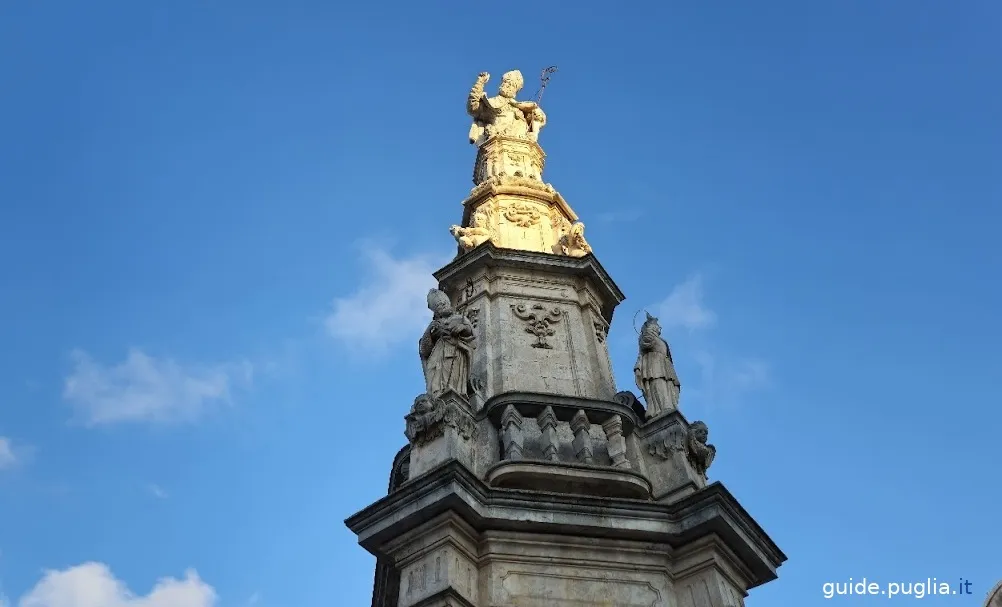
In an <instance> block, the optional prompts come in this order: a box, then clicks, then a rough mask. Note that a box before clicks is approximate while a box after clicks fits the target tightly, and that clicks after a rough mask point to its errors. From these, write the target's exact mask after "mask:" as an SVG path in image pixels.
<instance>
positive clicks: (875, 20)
mask: <svg viewBox="0 0 1002 607" xmlns="http://www.w3.org/2000/svg"><path fill="white" fill-rule="evenodd" d="M336 4H337V3H330V2H315V1H299V2H285V3H278V2H259V1H245V2H234V1H223V0H214V1H208V0H203V1H199V2H195V1H191V0H175V1H173V2H124V1H119V2H110V1H99V0H93V1H91V2H86V3H70V2H55V1H47V2H46V1H42V2H5V3H3V5H2V7H0V73H2V74H3V81H4V87H3V88H4V93H3V95H2V96H0V294H2V296H0V316H2V318H3V319H4V321H3V322H2V324H0V336H2V339H3V343H4V345H5V347H4V348H3V349H2V350H0V437H3V438H2V439H0V584H2V585H0V590H2V592H3V594H4V595H5V596H6V600H7V601H8V603H9V605H11V606H14V607H83V606H84V605H91V603H85V602H83V601H84V600H85V598H86V597H90V598H92V599H94V597H97V598H96V599H94V600H97V602H98V603H97V604H102V605H104V606H108V607H129V606H132V607H138V606H140V605H142V606H144V607H168V606H170V607H206V606H208V605H212V604H214V605H217V606H222V607H249V606H251V605H258V606H262V607H292V606H296V607H311V606H318V607H319V606H321V605H346V606H347V605H367V604H368V600H369V595H370V592H371V584H372V568H373V563H374V559H373V558H372V557H370V556H369V555H368V554H367V553H365V552H364V551H363V550H362V549H361V548H359V547H358V546H357V545H356V543H355V538H354V536H353V535H352V534H351V533H350V532H349V531H347V529H345V528H344V526H343V524H342V520H343V519H344V518H345V517H346V516H348V515H350V514H352V513H353V512H355V511H357V510H359V509H361V508H362V507H364V506H366V505H367V504H369V503H371V502H372V501H374V500H375V499H377V498H379V497H380V496H381V495H382V494H383V493H384V492H385V489H386V483H387V476H388V469H389V465H390V462H391V459H392V457H393V455H394V453H395V452H396V451H397V449H398V448H399V447H400V446H402V445H403V444H404V442H405V438H404V436H403V428H404V424H403V415H404V414H405V412H406V411H407V409H408V407H409V405H410V403H411V401H412V400H413V397H414V395H415V394H416V393H418V392H419V391H421V388H422V381H421V375H420V368H419V363H418V359H417V355H416V341H417V338H418V336H419V335H420V332H421V330H422V328H423V325H424V323H425V322H426V319H427V316H426V315H427V311H426V310H425V308H424V301H423V298H424V293H425V292H426V290H427V288H428V287H429V284H430V281H431V279H430V272H431V271H432V270H434V269H437V267H439V266H440V265H441V264H442V263H444V262H445V261H447V260H448V259H449V256H450V255H451V254H452V253H453V252H454V250H455V249H454V243H453V242H452V240H451V237H450V236H449V233H448V231H447V228H448V226H449V225H450V224H452V223H457V222H458V220H459V219H460V217H461V206H460V201H461V200H462V199H463V198H464V196H465V195H466V193H467V192H468V190H469V187H470V185H471V184H470V181H469V179H470V172H471V167H472V163H473V158H474V149H473V148H472V147H471V146H470V145H469V144H468V143H467V141H466V134H467V130H468V126H469V124H468V119H467V117H466V115H465V114H464V111H463V110H464V107H463V104H464V100H465V95H466V93H467V91H468V89H469V86H470V85H471V84H472V82H473V79H474V78H475V76H476V74H477V73H478V72H480V71H485V70H486V71H490V72H492V73H493V74H495V75H498V76H499V75H500V74H501V73H502V72H504V71H505V70H508V69H512V68H520V69H521V70H522V71H523V73H524V74H525V75H526V80H527V82H528V85H527V87H526V89H527V90H526V91H525V92H524V94H527V95H528V96H531V95H532V94H533V93H534V92H535V89H536V83H537V76H536V75H537V74H538V73H539V70H540V69H542V68H543V67H546V66H548V65H553V64H555V65H557V66H559V69H560V71H559V72H558V73H557V74H555V75H554V76H553V79H552V81H551V84H550V86H549V88H548V89H547V92H546V95H545V97H544V99H543V106H544V107H545V109H546V111H547V114H548V117H549V124H548V125H547V127H546V129H545V130H544V131H543V135H542V137H541V143H542V144H543V146H544V148H545V149H546V151H547V153H548V155H549V162H548V166H547V170H546V175H545V177H546V179H547V181H549V182H551V183H552V184H553V185H554V186H555V187H556V188H557V189H558V190H559V191H560V192H561V193H562V194H563V195H564V197H565V198H566V199H567V200H568V201H569V202H570V204H571V205H572V206H573V207H574V208H575V210H576V211H577V212H578V214H579V215H580V216H581V218H582V220H583V221H584V222H585V223H586V224H587V225H588V236H589V241H590V242H591V244H592V246H593V247H594V249H595V252H596V255H597V257H598V259H599V260H600V261H601V263H602V264H603V265H604V266H605V267H606V268H607V269H608V271H609V272H610V274H611V275H612V276H613V278H614V279H615V280H616V281H617V283H618V284H619V286H620V287H621V288H622V290H623V291H624V292H625V293H626V295H627V298H628V299H627V300H626V301H625V302H624V303H623V305H622V306H621V307H620V309H619V311H618V313H617V316H616V320H615V322H614V323H613V327H612V332H611V334H610V341H609V343H610V347H611V352H612V356H613V359H614V363H615V367H616V370H617V375H618V379H619V383H620V387H621V388H622V389H628V388H633V386H632V383H633V382H632V377H631V372H630V369H631V366H632V363H633V360H634V357H635V349H634V348H635V335H634V333H633V329H632V328H631V326H630V318H631V317H632V316H633V314H634V313H635V312H636V311H637V310H640V309H642V308H647V309H650V310H652V311H655V310H656V311H657V313H658V314H660V315H661V316H662V320H663V321H664V324H665V330H666V335H667V336H668V338H669V339H670V341H671V342H672V345H673V351H674V354H675V358H676V361H677V363H678V367H679V374H680V376H681V380H682V384H683V388H682V409H683V411H684V413H685V414H686V415H687V416H689V418H690V419H703V420H705V421H706V422H707V423H708V424H709V427H710V432H711V442H713V443H714V444H715V445H716V446H717V449H718V457H717V459H716V462H715V463H714V466H713V469H712V470H711V476H712V477H713V478H714V479H717V480H721V481H722V482H723V483H724V484H726V485H727V487H728V488H729V489H730V490H731V491H732V492H733V493H734V494H735V495H736V496H737V497H738V499H739V500H740V501H741V502H742V504H743V505H744V506H745V507H746V508H747V509H748V510H749V511H750V512H751V514H752V515H753V516H755V517H756V518H757V519H758V520H759V522H760V523H761V524H762V525H763V527H764V528H765V529H766V530H767V531H768V532H769V533H770V534H771V536H772V537H773V538H774V539H775V541H776V542H777V543H778V544H779V545H780V547H781V548H783V549H784V550H785V551H786V553H787V554H788V555H789V557H790V560H789V562H788V563H787V564H786V565H785V566H784V567H783V568H782V569H781V572H780V578H779V580H778V581H776V582H774V583H771V584H769V585H766V586H764V587H762V588H759V589H756V590H755V591H753V592H752V594H751V597H750V599H749V601H748V604H749V606H754V605H815V604H822V603H823V602H824V599H823V598H822V595H821V585H822V583H823V582H825V581H843V580H845V579H847V578H849V577H852V578H854V579H857V580H858V579H859V578H861V577H863V576H866V577H867V578H869V579H871V580H876V581H879V582H887V581H910V580H923V579H925V578H927V577H937V578H939V579H948V580H951V581H952V580H953V579H955V578H961V577H963V578H967V579H969V580H971V581H972V590H973V591H974V592H975V593H976V594H979V595H981V596H983V593H985V592H987V590H988V589H989V587H990V586H991V585H992V584H994V583H995V582H996V581H997V579H998V578H999V577H1002V568H1000V565H1002V559H1000V557H999V553H998V543H997V541H996V542H986V540H988V539H990V538H991V537H992V536H993V534H994V537H996V538H997V537H998V533H999V530H998V524H997V516H996V514H995V513H997V512H998V502H999V500H1000V499H1002V488H1000V485H999V473H998V466H999V463H1000V456H999V444H1000V441H999V432H1000V428H1002V413H1000V406H1002V401H1000V398H999V391H998V386H997V383H998V378H999V377H1000V376H1002V353H1000V348H999V345H998V344H999V341H1000V339H1002V320H1000V315H999V310H1000V309H1002V285H1000V280H999V279H1000V276H1002V252H1000V251H1002V248H1000V247H999V245H998V244H995V241H994V239H995V238H997V237H998V233H999V229H1000V227H1002V170H1000V168H1002V166H1000V165H1002V118H1000V113H999V109H1000V108H1002V80H1000V79H999V74H1000V73H1002V72H1000V68H1002V25H1000V24H1002V8H1000V6H999V5H998V3H995V2H992V1H990V0H971V1H967V2H935V1H932V0H909V1H907V2H905V1H892V0H888V1H884V2H874V1H872V0H865V1H864V0H842V1H839V2H801V1H793V0H788V1H774V2H756V3H748V2H726V3H679V2H670V3H649V4H647V3H635V4H629V3H627V4H626V5H624V7H623V8H620V9H616V10H612V9H610V8H609V6H608V5H607V4H605V3H602V4H599V3H589V2H580V3H574V4H573V6H572V4H571V3H566V4H563V3H537V4H532V5H524V6H515V5H510V6H500V5H495V4H489V3H446V2H442V3H434V2H432V3H413V4H412V3H396V4H383V3H377V2H370V3H364V2H363V3H347V4H346V5H344V6H337V7H335V5H336ZM494 85H496V80H495V81H492V85H491V88H492V90H493V86H494ZM126 588H128V589H131V593H132V594H129V593H128V592H126V590H125V589H126ZM143 600H145V601H146V602H142V601H143ZM880 600H886V599H875V598H846V597H841V598H839V599H838V600H837V602H842V603H845V604H860V605H862V604H867V603H869V602H871V601H880ZM902 600H904V599H902ZM929 600H934V601H943V602H947V603H949V602H951V601H952V602H954V603H957V604H960V603H961V602H963V604H968V603H970V602H971V600H970V599H969V598H967V599H959V598H936V599H929ZM213 601H215V602H213Z"/></svg>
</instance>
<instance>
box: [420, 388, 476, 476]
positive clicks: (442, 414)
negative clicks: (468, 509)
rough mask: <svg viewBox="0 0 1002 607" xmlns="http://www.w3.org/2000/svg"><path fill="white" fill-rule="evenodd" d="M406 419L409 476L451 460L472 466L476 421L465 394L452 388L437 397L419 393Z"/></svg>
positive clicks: (422, 472) (474, 450)
mask: <svg viewBox="0 0 1002 607" xmlns="http://www.w3.org/2000/svg"><path fill="white" fill-rule="evenodd" d="M405 419H406V423H407V427H406V430H405V434H406V435H407V439H408V440H409V441H410V443H411V452H410V457H409V459H408V479H411V478H415V477H417V476H420V475H421V474H424V473H425V472H427V471H428V470H430V469H432V468H434V467H435V466H437V465H439V464H441V463H442V462H445V461H448V460H453V459H454V460H457V461H459V462H460V463H462V464H463V465H465V466H467V467H468V468H470V469H475V467H476V465H475V463H474V460H475V453H476V443H475V441H474V439H475V438H476V434H477V423H476V421H475V420H474V417H473V412H472V411H471V410H470V405H469V401H468V400H467V399H466V398H465V397H463V396H460V395H459V394H456V393H455V392H451V391H450V392H446V393H445V394H443V395H442V396H440V397H439V398H432V397H430V396H428V395H427V394H422V395H420V396H418V397H417V398H416V399H415V400H414V406H413V407H412V408H411V412H410V413H408V414H407V417H406V418H405Z"/></svg>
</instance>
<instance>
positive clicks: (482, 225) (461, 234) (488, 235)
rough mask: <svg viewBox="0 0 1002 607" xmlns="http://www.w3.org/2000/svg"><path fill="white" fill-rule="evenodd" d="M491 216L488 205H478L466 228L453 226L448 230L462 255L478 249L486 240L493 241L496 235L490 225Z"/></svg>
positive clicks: (491, 212)
mask: <svg viewBox="0 0 1002 607" xmlns="http://www.w3.org/2000/svg"><path fill="white" fill-rule="evenodd" d="M492 216H493V211H492V209H491V208H490V206H489V205H486V204H485V205H480V207H479V208H477V210H476V211H474V212H473V217H471V218H470V225H469V226H468V227H462V226H456V225H454V226H452V227H450V228H449V233H450V234H452V237H453V238H455V239H456V242H457V243H459V246H460V248H462V249H463V252H464V253H465V252H466V251H470V250H473V249H475V248H477V247H479V246H480V245H482V244H484V243H485V242H487V241H488V240H494V238H495V236H496V235H497V234H496V231H495V230H494V229H493V228H492V225H491V224H492V221H491V220H492Z"/></svg>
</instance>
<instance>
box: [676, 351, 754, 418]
mask: <svg viewBox="0 0 1002 607" xmlns="http://www.w3.org/2000/svg"><path fill="white" fill-rule="evenodd" d="M673 353H674V351H673ZM692 358H693V359H695V361H696V364H697V365H698V366H699V375H700V377H699V382H698V383H696V384H695V385H694V386H693V389H692V390H691V391H690V395H691V396H692V397H694V398H695V399H697V400H698V401H700V402H702V403H705V404H707V405H715V406H729V405H735V404H737V403H738V402H740V401H741V399H742V398H743V397H744V396H745V395H747V394H748V393H749V392H754V391H755V390H759V389H762V388H765V387H767V386H768V385H769V383H770V381H771V374H770V368H769V364H768V363H767V362H765V361H763V360H761V359H758V358H748V357H744V358H731V357H727V356H722V355H720V354H714V353H711V352H709V351H708V350H705V349H704V350H697V351H696V352H695V353H694V354H693V356H692Z"/></svg>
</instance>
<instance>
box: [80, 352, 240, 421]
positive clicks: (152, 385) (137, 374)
mask: <svg viewBox="0 0 1002 607" xmlns="http://www.w3.org/2000/svg"><path fill="white" fill-rule="evenodd" d="M73 360H74V369H73V372H72V373H71V374H70V375H69V377H67V378H66V382H65V385H64V388H63V398H64V399H65V400H66V401H67V402H69V403H70V404H71V405H73V406H74V408H75V409H76V411H77V414H78V415H79V417H80V419H81V420H82V421H83V422H84V423H85V424H86V425H88V426H98V425H106V424H114V423H119V422H151V423H170V422H184V421H194V420H196V419H197V418H198V417H199V416H201V414H202V413H203V412H204V410H205V409H206V408H208V407H210V406H213V405H219V404H226V403H229V402H230V401H231V391H232V388H233V387H234V386H235V385H240V384H242V385H248V384H249V383H250V381H251V375H252V367H251V365H250V364H249V363H241V364H236V365H234V364H226V365H216V366H182V365H180V364H178V363H177V362H175V361H173V360H171V359H157V358H154V357H152V356H148V355H147V354H145V353H144V352H143V351H142V350H139V349H136V348H133V349H131V350H129V352H128V355H127V356H126V358H125V360H124V361H123V362H121V363H119V364H117V365H114V366H106V365H104V364H102V363H100V362H98V361H95V360H94V359H93V358H91V356H90V355H89V354H87V353H86V352H84V351H81V350H77V351H75V352H73Z"/></svg>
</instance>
